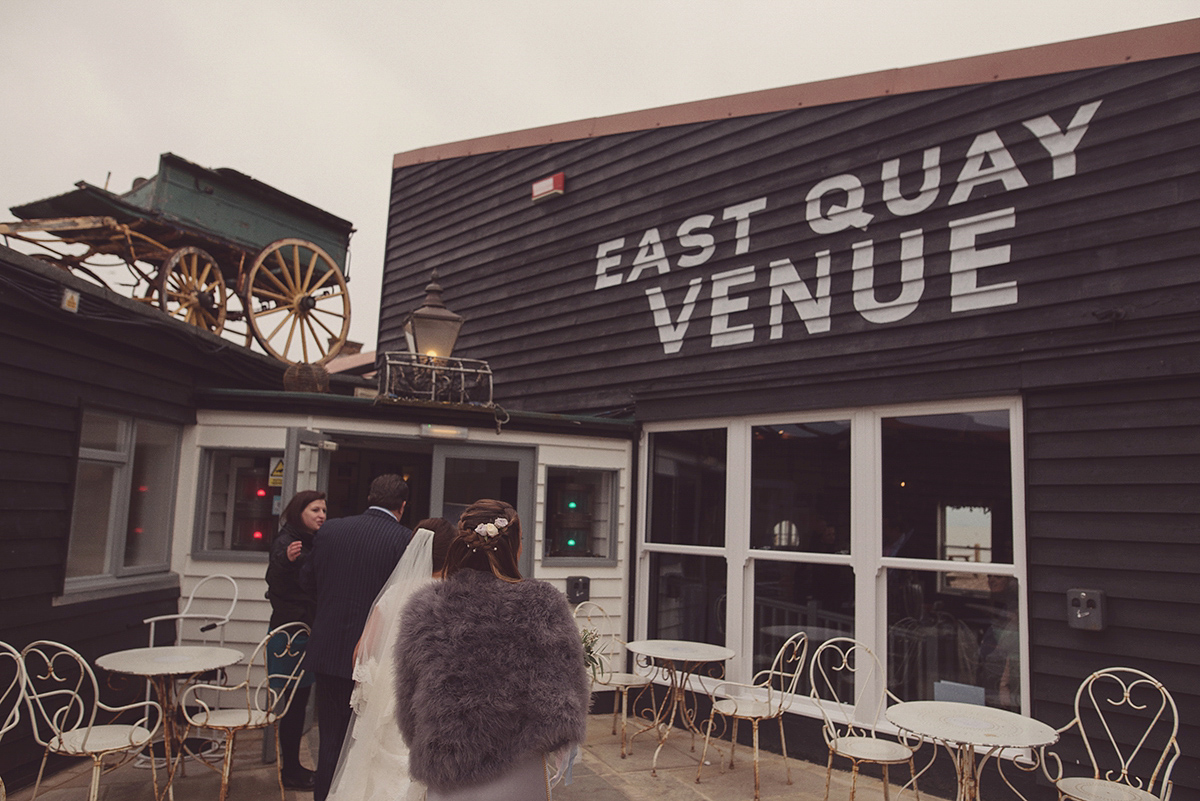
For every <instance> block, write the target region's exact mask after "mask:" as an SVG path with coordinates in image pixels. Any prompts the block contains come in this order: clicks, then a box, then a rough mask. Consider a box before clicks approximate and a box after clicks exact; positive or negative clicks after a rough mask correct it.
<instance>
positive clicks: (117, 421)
mask: <svg viewBox="0 0 1200 801" xmlns="http://www.w3.org/2000/svg"><path fill="white" fill-rule="evenodd" d="M125 426H126V422H125V420H123V419H121V418H119V417H110V416H108V415H106V414H96V413H95V412H84V413H83V430H82V431H80V432H79V447H81V448H94V449H96V450H102V451H124V450H125Z"/></svg>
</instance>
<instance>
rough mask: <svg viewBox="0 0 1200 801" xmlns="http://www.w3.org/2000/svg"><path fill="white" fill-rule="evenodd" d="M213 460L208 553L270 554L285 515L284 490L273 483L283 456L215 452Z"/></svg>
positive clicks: (206, 542) (207, 521)
mask: <svg viewBox="0 0 1200 801" xmlns="http://www.w3.org/2000/svg"><path fill="white" fill-rule="evenodd" d="M209 458H210V474H209V476H210V477H209V484H208V487H209V490H208V491H209V497H208V504H207V509H208V515H207V520H206V522H205V533H204V547H205V549H206V550H225V549H231V550H235V551H266V550H270V547H271V540H273V539H274V538H275V534H276V533H277V532H278V530H279V520H278V518H279V515H280V514H281V513H282V511H283V506H282V499H281V498H280V493H281V492H282V491H283V490H282V488H281V487H280V486H279V483H280V482H278V481H276V482H272V481H271V466H272V463H273V459H282V458H283V454H282V453H278V452H277V453H269V452H267V453H255V452H248V451H212V452H211V454H210V457H209ZM273 483H274V486H272V484H273Z"/></svg>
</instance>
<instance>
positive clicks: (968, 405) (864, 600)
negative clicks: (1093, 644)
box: [634, 396, 1030, 716]
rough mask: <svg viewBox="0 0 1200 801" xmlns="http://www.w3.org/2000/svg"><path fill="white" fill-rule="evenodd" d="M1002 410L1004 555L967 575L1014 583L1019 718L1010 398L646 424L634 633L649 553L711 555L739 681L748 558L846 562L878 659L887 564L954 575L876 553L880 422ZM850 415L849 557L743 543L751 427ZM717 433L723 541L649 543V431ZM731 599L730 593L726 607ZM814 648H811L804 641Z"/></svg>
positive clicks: (1019, 557)
mask: <svg viewBox="0 0 1200 801" xmlns="http://www.w3.org/2000/svg"><path fill="white" fill-rule="evenodd" d="M983 411H1004V412H1007V414H1008V422H1009V454H1010V480H1011V482H1012V486H1011V490H1012V527H1013V533H1012V536H1013V543H1012V549H1013V558H1012V562H1011V563H994V562H983V563H970V571H971V572H975V573H982V574H989V575H1005V576H1011V577H1013V578H1015V579H1016V580H1017V582H1018V591H1017V605H1018V610H1017V611H1018V625H1019V630H1020V637H1019V656H1020V693H1019V695H1020V710H1021V712H1022V714H1028V713H1029V709H1030V691H1029V677H1030V667H1029V650H1030V647H1029V587H1028V569H1027V568H1028V565H1027V562H1028V560H1027V552H1026V531H1025V454H1024V430H1025V429H1024V416H1023V404H1022V400H1021V398H1020V397H1013V396H1009V397H989V398H978V399H971V400H960V401H932V402H926V403H905V404H895V405H886V406H885V405H880V406H870V407H858V408H831V409H820V410H805V411H798V412H787V411H780V412H774V413H771V414H756V415H753V416H746V417H736V418H734V417H720V418H705V419H693V420H686V421H655V422H646V423H644V424H643V427H642V439H641V443H640V448H639V475H640V476H641V478H640V480H639V502H638V510H637V514H638V518H637V519H638V520H639V521H641V525H639V526H638V536H637V544H636V548H637V564H636V568H635V570H636V581H637V586H638V587H639V588H641V590H642V591H641V592H639V593H638V597H637V600H636V604H635V615H636V616H635V623H634V625H635V636H636V637H639V638H640V637H645V636H647V631H648V625H649V617H648V616H649V609H650V599H649V598H648V588H649V586H650V575H649V568H650V554H652V553H678V554H697V555H705V556H720V557H723V558H724V559H725V560H726V570H727V594H728V599H729V602H728V604H727V607H726V631H727V632H737V633H739V634H740V637H739V634H733V635H727V641H726V644H727V645H728V646H729V647H730V648H733V649H734V650H735V651H736V652H737V656H736V657H734V659H733V660H730V663H729V664H728V665H727V666H726V671H727V674H728V676H729V678H731V679H733V680H736V681H745V680H747V679H748V678H749V676H750V675H751V674H752V672H753V665H752V659H753V641H752V638H753V636H754V628H753V627H754V605H753V603H754V583H753V582H754V575H755V565H756V563H757V562H758V561H764V560H765V561H778V562H808V563H814V564H820V563H824V564H835V565H849V566H850V567H852V568H853V570H854V582H855V586H854V590H855V592H854V597H855V599H856V602H855V607H854V609H855V632H856V636H857V637H858V638H859V639H860V640H862V641H864V642H866V643H867V644H868V645H869V646H870V647H871V649H872V650H873V651H875V653H876V655H877V656H878V657H879V659H880V660H881V662H882V664H883V665H885V670H886V666H887V665H888V653H887V643H888V618H887V580H888V574H887V571H888V569H904V570H921V571H934V572H945V571H950V572H963V570H964V563H963V562H961V561H957V560H940V559H917V558H910V557H894V556H893V557H888V556H884V555H883V547H882V533H881V525H882V523H881V515H882V510H883V455H882V429H881V426H882V420H883V419H884V418H889V417H903V416H914V415H940V414H955V413H968V412H983ZM829 420H849V421H850V449H851V476H850V478H851V510H850V514H851V518H850V538H851V548H850V551H851V552H850V554H846V555H843V554H824V553H807V552H792V551H770V550H761V549H759V550H755V549H753V548H751V546H750V537H749V531H750V502H751V484H752V481H751V467H752V463H751V446H752V437H753V429H754V427H755V426H760V425H782V424H789V423H809V422H811V423H817V422H827V421H829ZM721 427H724V428H725V429H726V436H727V440H726V459H727V462H726V482H727V483H726V506H725V525H726V532H727V534H726V541H725V544H724V546H699V545H671V544H666V543H654V542H651V541H649V532H648V527H649V517H648V515H649V501H648V499H649V497H650V494H651V493H652V491H653V489H652V487H651V485H650V482H651V481H652V480H653V473H652V472H651V469H650V468H651V465H650V464H649V458H650V450H651V447H650V443H651V437H652V435H654V434H655V433H659V432H674V431H688V430H694V429H706V428H721ZM736 599H740V601H738V602H737V603H734V601H735V600H736ZM813 647H815V644H814V645H813ZM796 701H797V703H796V704H794V705H793V707H792V709H793V711H795V712H798V713H801V714H808V715H813V716H816V715H817V712H816V710H815V708H811V705H810V704H808V703H807V702H806V699H801V698H798V699H796Z"/></svg>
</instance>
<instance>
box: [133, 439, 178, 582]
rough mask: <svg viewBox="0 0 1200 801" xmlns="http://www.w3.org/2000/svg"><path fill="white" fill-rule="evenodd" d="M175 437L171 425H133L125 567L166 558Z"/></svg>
mask: <svg viewBox="0 0 1200 801" xmlns="http://www.w3.org/2000/svg"><path fill="white" fill-rule="evenodd" d="M178 437H179V432H178V429H177V428H175V427H174V426H166V425H159V424H157V423H147V422H145V421H142V422H139V423H138V424H137V438H136V444H135V446H134V452H133V479H132V483H131V485H130V488H129V527H128V529H127V531H126V533H125V566H126V567H136V566H144V565H160V564H165V563H166V561H167V552H168V547H167V546H168V544H169V542H170V537H171V507H172V502H173V500H174V497H175V459H176V447H175V446H176V442H177V441H178Z"/></svg>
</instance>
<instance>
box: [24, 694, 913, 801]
mask: <svg viewBox="0 0 1200 801" xmlns="http://www.w3.org/2000/svg"><path fill="white" fill-rule="evenodd" d="M611 722H612V717H611V715H608V714H598V715H593V716H592V717H591V719H590V720H589V723H588V741H587V743H585V744H584V747H583V754H582V758H581V759H580V760H579V761H578V762H576V764H575V767H574V775H573V782H572V783H571V784H570V785H569V786H565V787H564V786H559V787H556V788H555V790H554V799H555V801H718V800H719V801H735V800H736V801H741V800H742V799H744V800H745V801H752V799H753V798H754V764H753V760H752V756H753V751H752V750H751V749H750V748H749V747H745V746H741V745H739V746H738V750H737V764H736V767H735V768H734V769H733V770H729V769H728V767H726V768H725V769H724V770H722V769H721V767H720V766H719V765H718V761H719V759H718V757H717V756H716V755H714V754H713V751H712V748H711V747H710V750H709V759H708V761H709V762H710V763H712V764H710V765H707V766H706V767H705V768H704V771H703V774H702V775H701V777H700V778H701V781H700V783H699V784H697V783H696V768H697V765H698V764H699V758H700V750H701V748H702V747H703V740H701V739H700V738H697V740H696V750H695V752H692V751H691V750H690V746H691V737H690V736H689V735H688V733H687V732H684V731H682V730H679V729H675V730H672V732H671V734H670V736H669V737H668V738H667V742H666V744H665V746H664V747H663V749H662V753H661V754H660V755H659V759H658V770H657V775H656V776H652V775H651V773H650V763H651V758H652V757H653V755H654V745H655V742H654V740H653V739H652V735H651V734H650V733H647V734H643V735H642V736H641V737H638V738H637V739H636V740H634V751H633V753H632V754H631V755H629V756H628V757H626V758H625V759H622V758H621V755H620V742H619V737H618V736H614V735H613V734H612V729H611ZM317 737H318V731H317V729H316V728H314V729H312V730H310V731H309V733H308V735H306V738H305V744H306V747H307V748H308V752H309V759H308V760H307V763H308V764H309V765H315V764H316V744H317ZM261 746H262V739H261V733H259V732H246V733H244V734H243V735H241V736H240V737H239V738H238V741H237V749H236V751H235V752H234V764H233V770H232V779H231V781H230V792H229V798H230V801H259V800H260V799H271V798H277V797H279V783H278V780H277V778H276V772H275V766H274V765H273V764H271V765H264V764H263V763H262V759H261V753H262V748H261ZM728 749H729V744H728V742H725V743H723V744H722V745H721V752H722V753H724V754H725V755H726V758H728ZM788 762H790V764H791V773H792V784H791V785H789V784H787V775H786V771H785V767H784V762H783V757H782V756H780V755H779V754H772V753H769V752H766V751H763V752H762V753H761V758H760V782H761V791H760V797H761V798H762V799H763V801H777V799H790V800H791V801H821V799H823V798H824V797H825V766H824V765H817V764H814V763H811V762H805V761H802V760H797V759H789V760H788ZM218 768H219V763H218ZM90 772H91V765H90V762H81V763H80V764H79V765H77V766H73V767H71V768H69V769H67V770H63V771H61V772H59V773H57V774H55V775H54V776H51V777H49V778H48V779H46V780H45V781H43V782H42V789H41V791H40V792H39V794H38V798H39V799H41V800H42V801H84V799H86V798H87V793H88V782H89V778H90ZM897 774H898V775H897ZM897 778H898V779H899V781H900V782H901V783H902V782H903V781H905V780H906V779H907V778H908V776H907V770H905V769H904V768H899V769H897V770H895V771H894V772H893V780H895V779H897ZM220 786H221V780H220V775H219V774H218V773H216V772H215V771H212V770H209V769H208V768H206V767H204V766H203V765H199V764H196V763H195V762H189V763H188V765H187V767H186V775H184V776H179V777H177V778H176V781H175V799H176V801H209V800H210V799H211V801H216V799H217V796H218V793H219V790H220ZM897 789H898V788H896V787H895V786H894V785H893V788H892V793H891V796H892V798H896V790H897ZM857 790H858V792H857V798H859V799H862V801H871V800H872V799H882V798H883V786H882V783H881V782H880V781H879V780H878V779H877V778H872V777H871V776H863V775H860V776H859V779H858V788H857ZM32 795H33V786H32V785H30V786H28V787H24V788H22V789H20V790H16V791H12V790H10V792H9V794H8V799H9V801H29V799H30V798H31V797H32ZM849 796H850V773H849V771H848V770H837V769H836V767H835V770H834V772H833V780H832V784H831V786H830V792H829V797H830V798H831V799H837V801H842V800H843V799H848V798H849ZM922 796H923V797H926V798H933V797H932V796H928V795H926V794H925V793H922ZM311 797H312V794H311V793H308V792H297V791H292V790H288V791H287V792H286V793H285V794H284V798H285V801H306V800H307V799H311ZM911 797H912V794H911V792H905V793H904V794H903V795H902V796H901V800H902V801H904V799H909V798H911ZM100 799H101V800H102V801H154V793H153V790H152V788H151V782H150V771H149V770H148V769H145V768H137V767H133V766H131V765H126V766H124V767H122V768H120V769H119V770H116V771H114V772H112V773H110V774H108V775H106V776H103V777H101V779H100Z"/></svg>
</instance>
